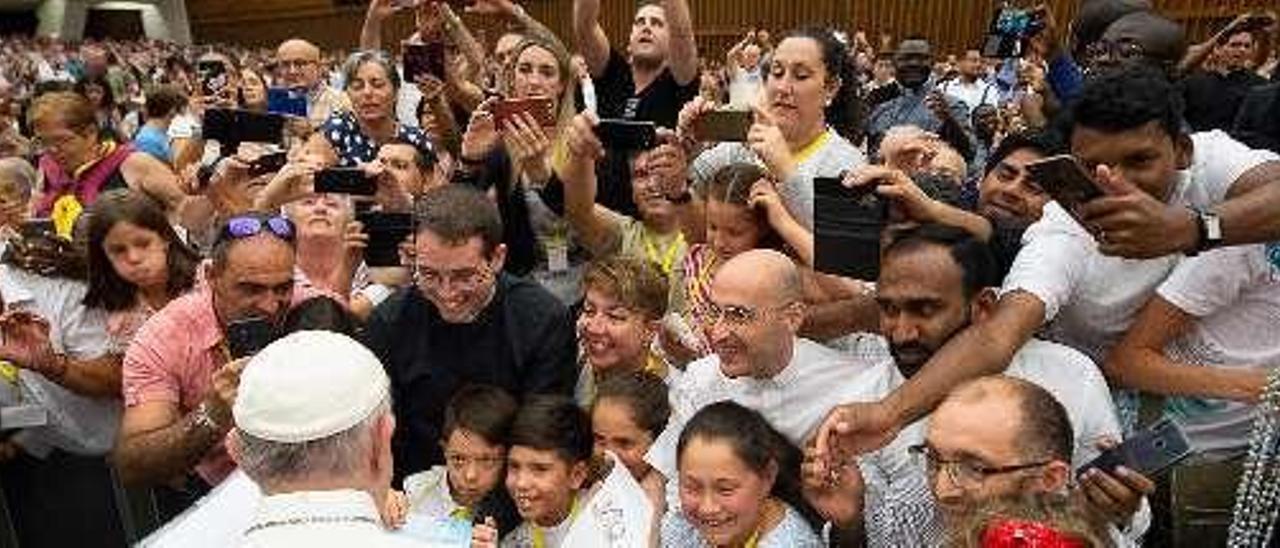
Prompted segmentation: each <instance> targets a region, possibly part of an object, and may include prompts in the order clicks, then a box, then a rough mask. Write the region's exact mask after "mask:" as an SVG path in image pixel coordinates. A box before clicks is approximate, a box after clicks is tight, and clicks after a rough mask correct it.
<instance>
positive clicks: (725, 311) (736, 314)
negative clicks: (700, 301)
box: [702, 302, 792, 327]
mask: <svg viewBox="0 0 1280 548" xmlns="http://www.w3.org/2000/svg"><path fill="white" fill-rule="evenodd" d="M791 304H792V303H787V304H784V305H782V306H775V307H772V308H765V309H761V310H757V309H755V308H751V307H749V306H742V305H737V304H726V305H720V304H716V303H713V302H707V303H706V304H705V305H703V307H702V316H703V317H704V318H705V319H706V322H707V325H708V326H710V325H714V324H716V323H718V322H719V321H720V320H724V322H725V323H727V324H729V325H732V326H736V327H740V326H744V325H748V324H751V323H755V321H756V320H757V319H759V318H760V316H761V315H762V314H764V313H767V312H773V311H777V310H782V309H784V308H786V307H788V306H791Z"/></svg>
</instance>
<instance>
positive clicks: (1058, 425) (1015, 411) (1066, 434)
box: [934, 375, 1075, 462]
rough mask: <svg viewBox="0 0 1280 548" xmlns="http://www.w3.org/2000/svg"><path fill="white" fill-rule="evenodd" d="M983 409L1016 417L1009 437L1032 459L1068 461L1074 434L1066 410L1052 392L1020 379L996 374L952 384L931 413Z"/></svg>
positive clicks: (964, 412) (968, 411) (955, 412)
mask: <svg viewBox="0 0 1280 548" xmlns="http://www.w3.org/2000/svg"><path fill="white" fill-rule="evenodd" d="M978 408H983V409H985V410H986V411H987V413H986V414H987V416H1004V417H1010V418H1012V417H1017V418H1018V420H1017V421H1016V422H1012V421H1011V422H1010V428H1015V429H1016V431H1015V432H1013V434H1014V435H1013V439H1016V440H1018V443H1019V445H1020V446H1021V447H1022V448H1023V450H1024V451H1025V452H1026V453H1027V454H1028V455H1029V456H1031V457H1033V458H1053V459H1057V460H1061V461H1063V462H1071V453H1072V447H1073V443H1074V441H1075V440H1074V439H1073V437H1074V434H1073V433H1072V429H1071V419H1070V418H1069V417H1068V415H1067V410H1066V408H1064V407H1063V406H1062V404H1061V403H1059V402H1058V400H1057V399H1056V398H1054V397H1053V394H1050V393H1049V391H1047V390H1045V389H1044V388H1041V387H1040V386H1038V385H1036V384H1033V383H1031V382H1027V381H1024V380H1022V379H1018V378H1014V377H1008V376H1004V375H996V376H992V377H983V378H980V379H976V380H973V381H969V382H967V383H965V384H962V385H960V386H958V387H956V389H955V390H952V391H951V393H950V394H949V395H948V396H947V398H946V399H944V400H943V401H942V403H941V404H939V405H938V408H937V409H936V410H935V411H934V414H935V415H938V416H948V415H952V414H956V415H958V414H966V413H971V412H972V411H973V410H974V409H978Z"/></svg>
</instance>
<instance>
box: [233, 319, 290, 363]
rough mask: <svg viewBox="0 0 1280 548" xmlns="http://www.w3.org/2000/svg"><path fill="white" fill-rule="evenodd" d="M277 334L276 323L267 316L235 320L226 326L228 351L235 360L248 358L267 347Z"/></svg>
mask: <svg viewBox="0 0 1280 548" xmlns="http://www.w3.org/2000/svg"><path fill="white" fill-rule="evenodd" d="M277 336H279V333H278V332H277V330H276V327H275V325H273V324H272V323H271V322H269V321H267V319H266V318H262V317H252V318H244V319H241V320H235V321H233V322H231V323H229V324H227V327H226V337H227V352H228V353H230V354H231V359H233V360H238V359H240V358H247V357H249V356H252V355H254V354H257V353H258V351H260V350H262V349H263V348H266V347H267V345H269V344H271V342H272V341H274V340H276V337H277Z"/></svg>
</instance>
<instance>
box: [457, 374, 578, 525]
mask: <svg viewBox="0 0 1280 548" xmlns="http://www.w3.org/2000/svg"><path fill="white" fill-rule="evenodd" d="M510 441H511V451H510V453H509V454H508V459H507V480H506V486H507V491H508V492H509V493H511V497H512V498H513V499H514V500H515V503H516V510H517V511H518V512H519V513H520V518H521V519H522V520H524V522H523V523H521V524H520V526H518V527H516V529H515V530H514V531H512V532H511V533H510V534H508V535H507V536H506V537H505V538H503V539H502V542H501V546H502V547H503V548H514V547H518V548H528V547H535V548H557V547H559V546H560V545H561V542H562V541H563V540H564V538H565V536H566V535H567V534H568V533H569V529H570V527H571V526H572V525H573V522H574V520H575V519H576V518H577V517H578V513H579V511H580V508H581V507H582V504H583V503H584V502H585V496H586V488H587V485H588V483H589V477H590V475H591V470H590V468H591V458H592V434H591V421H590V419H588V418H587V415H586V412H584V411H583V410H582V408H581V407H578V405H577V404H576V403H574V402H573V400H571V399H569V398H567V397H563V396H542V395H540V396H531V397H529V398H528V399H527V400H526V401H525V404H524V406H523V407H521V408H520V410H519V412H517V413H516V418H515V421H514V422H513V423H512V425H511V437H510ZM496 527H497V520H496V519H494V518H493V517H489V516H485V517H484V523H483V524H481V525H476V527H475V530H474V532H473V534H472V546H473V547H488V548H492V547H494V546H498V543H497V536H498V535H497V530H496Z"/></svg>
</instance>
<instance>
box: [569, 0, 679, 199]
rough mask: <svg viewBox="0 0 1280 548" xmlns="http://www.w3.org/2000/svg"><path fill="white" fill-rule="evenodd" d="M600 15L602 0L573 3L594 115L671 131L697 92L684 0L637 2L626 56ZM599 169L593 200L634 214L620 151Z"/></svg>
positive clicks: (626, 171)
mask: <svg viewBox="0 0 1280 548" xmlns="http://www.w3.org/2000/svg"><path fill="white" fill-rule="evenodd" d="M599 16H600V0H574V3H573V29H574V33H575V35H576V36H577V44H578V48H579V50H581V53H582V56H583V58H585V59H586V61H587V68H588V69H589V70H590V72H591V79H592V81H593V82H594V85H595V89H596V101H597V107H596V114H597V115H598V116H599V117H600V118H601V119H605V118H623V119H627V120H643V121H650V122H654V123H656V124H657V125H659V126H662V127H666V128H675V127H676V118H677V117H678V115H679V114H680V109H681V107H683V106H684V104H685V103H687V102H689V101H690V100H691V99H693V98H694V96H696V95H697V94H698V48H697V45H696V44H695V42H694V35H693V20H692V18H691V17H690V15H689V4H688V2H687V0H662V1H661V2H658V1H654V0H648V1H642V2H640V8H639V9H638V10H636V16H635V19H634V20H633V22H632V24H631V38H630V41H629V42H628V44H627V49H626V51H625V52H619V51H617V50H615V49H613V48H612V47H611V46H610V45H609V38H608V37H607V36H606V35H605V33H604V29H603V28H601V27H600V22H599V19H600V17H599ZM624 54H625V55H624ZM597 170H598V171H599V175H600V177H599V178H598V180H599V181H600V182H601V187H600V190H599V194H598V195H597V197H596V201H597V202H599V203H600V204H601V205H603V206H605V207H608V208H609V209H612V210H614V211H618V212H621V213H624V214H626V215H630V216H632V217H635V216H637V215H638V213H637V211H636V207H635V204H634V203H632V201H631V170H630V168H629V167H628V165H627V157H626V156H625V155H624V153H622V152H621V151H619V152H617V153H615V152H614V151H609V153H608V154H606V155H605V158H604V159H603V160H601V163H600V165H599V166H597ZM606 181H607V183H606Z"/></svg>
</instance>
